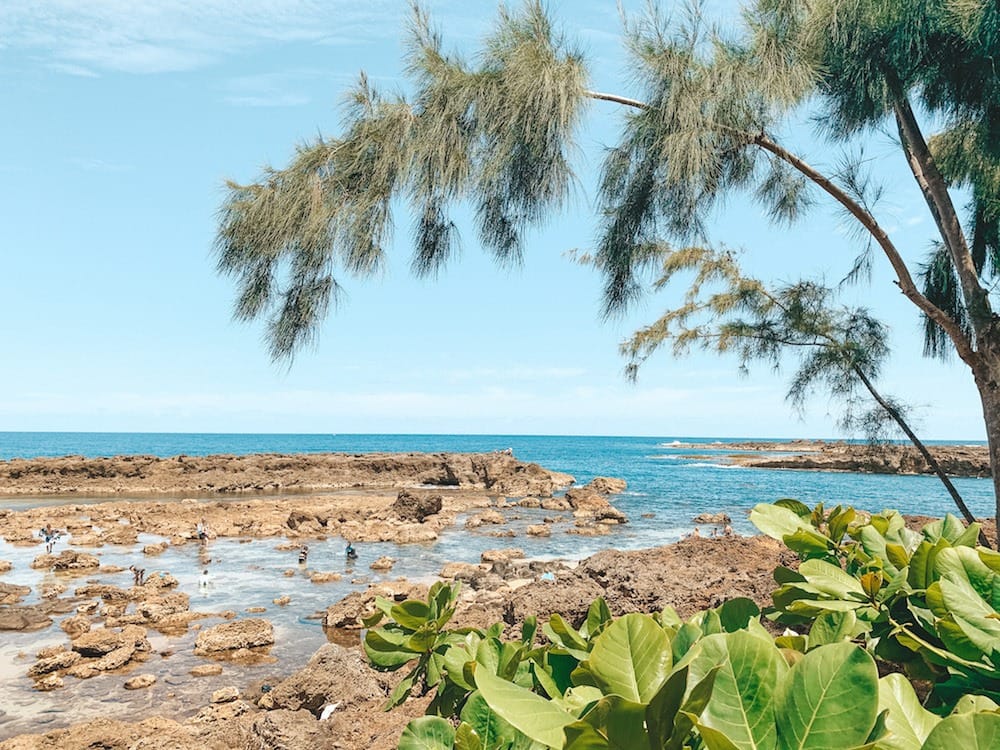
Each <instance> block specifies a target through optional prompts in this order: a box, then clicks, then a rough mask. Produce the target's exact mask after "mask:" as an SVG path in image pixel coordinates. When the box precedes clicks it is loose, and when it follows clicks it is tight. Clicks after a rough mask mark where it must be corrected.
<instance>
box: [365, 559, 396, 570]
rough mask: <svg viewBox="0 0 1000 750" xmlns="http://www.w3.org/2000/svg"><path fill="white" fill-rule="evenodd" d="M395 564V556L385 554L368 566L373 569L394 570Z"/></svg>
mask: <svg viewBox="0 0 1000 750" xmlns="http://www.w3.org/2000/svg"><path fill="white" fill-rule="evenodd" d="M395 564H396V561H395V560H394V559H393V558H391V557H389V556H388V555H383V556H382V557H380V558H378V559H377V560H376V561H375V562H373V563H372V564H371V565H369V566H368V567H369V568H371V569H372V570H392V566H393V565H395Z"/></svg>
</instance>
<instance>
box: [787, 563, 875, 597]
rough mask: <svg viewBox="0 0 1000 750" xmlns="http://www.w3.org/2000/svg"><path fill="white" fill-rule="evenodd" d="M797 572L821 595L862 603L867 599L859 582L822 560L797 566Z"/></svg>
mask: <svg viewBox="0 0 1000 750" xmlns="http://www.w3.org/2000/svg"><path fill="white" fill-rule="evenodd" d="M799 572H800V573H801V574H802V575H804V576H805V577H806V580H807V581H809V583H810V584H811V585H812V586H814V587H816V588H817V589H819V590H820V591H821V592H822V593H824V594H826V595H828V596H832V597H834V598H835V599H848V600H854V601H864V600H865V599H867V597H866V596H865V592H864V589H863V588H861V582H860V581H859V580H858V579H857V578H855V577H854V576H852V575H851V574H849V573H845V572H844V571H843V570H842V569H841V568H839V567H837V566H836V565H831V564H830V563H828V562H825V561H823V560H806V561H805V562H803V563H802V564H801V565H800V566H799Z"/></svg>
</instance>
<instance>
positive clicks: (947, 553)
mask: <svg viewBox="0 0 1000 750" xmlns="http://www.w3.org/2000/svg"><path fill="white" fill-rule="evenodd" d="M937 572H938V575H939V576H940V577H942V578H943V577H944V576H946V575H947V574H949V573H950V574H952V575H953V576H954V577H955V578H960V579H965V580H966V581H968V582H969V583H970V584H971V585H972V588H974V589H975V590H976V593H977V594H979V596H981V597H982V598H983V599H985V600H987V601H990V600H991V599H992V598H993V584H994V581H996V580H997V578H998V574H997V573H994V572H993V571H992V570H990V568H989V567H988V566H987V565H986V564H985V563H984V562H983V561H982V559H981V558H980V557H979V553H978V552H976V550H974V549H970V548H969V547H951V548H949V549H945V550H942V551H941V554H940V555H938V558H937Z"/></svg>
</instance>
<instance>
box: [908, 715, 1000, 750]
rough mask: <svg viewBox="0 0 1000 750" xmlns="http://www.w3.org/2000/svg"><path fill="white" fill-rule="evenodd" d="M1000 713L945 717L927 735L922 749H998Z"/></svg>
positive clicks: (999, 743)
mask: <svg viewBox="0 0 1000 750" xmlns="http://www.w3.org/2000/svg"><path fill="white" fill-rule="evenodd" d="M998 747H1000V714H994V713H978V714H955V715H954V716H949V717H948V718H947V719H944V720H943V721H942V722H941V723H940V724H938V725H937V726H936V727H935V728H934V731H932V732H931V733H930V735H929V736H928V737H927V741H926V742H925V743H924V746H923V747H922V748H921V750H959V749H961V750H997V748H998Z"/></svg>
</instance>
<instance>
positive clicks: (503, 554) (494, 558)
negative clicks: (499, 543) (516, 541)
mask: <svg viewBox="0 0 1000 750" xmlns="http://www.w3.org/2000/svg"><path fill="white" fill-rule="evenodd" d="M522 557H524V550H523V549H518V548H517V547H508V548H507V549H488V550H484V551H483V553H482V554H481V555H480V556H479V559H480V561H482V562H484V563H495V562H508V561H510V560H517V559H519V558H522Z"/></svg>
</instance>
